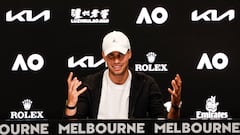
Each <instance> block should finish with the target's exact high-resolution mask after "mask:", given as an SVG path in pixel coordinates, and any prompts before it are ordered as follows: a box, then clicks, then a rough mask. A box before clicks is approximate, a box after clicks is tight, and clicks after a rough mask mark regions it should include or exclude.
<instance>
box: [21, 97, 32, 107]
mask: <svg viewBox="0 0 240 135" xmlns="http://www.w3.org/2000/svg"><path fill="white" fill-rule="evenodd" d="M22 104H23V107H24V109H25V110H30V109H31V105H32V101H31V100H30V99H25V100H23V101H22Z"/></svg>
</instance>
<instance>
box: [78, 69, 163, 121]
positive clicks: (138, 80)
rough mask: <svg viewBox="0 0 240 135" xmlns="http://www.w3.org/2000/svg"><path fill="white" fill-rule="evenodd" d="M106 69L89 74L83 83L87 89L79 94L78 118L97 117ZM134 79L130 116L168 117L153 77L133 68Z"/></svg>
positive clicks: (130, 100) (131, 91) (130, 98)
mask: <svg viewBox="0 0 240 135" xmlns="http://www.w3.org/2000/svg"><path fill="white" fill-rule="evenodd" d="M103 73H104V71H101V72H98V73H95V74H93V75H88V76H87V77H86V78H85V79H84V80H83V84H84V85H85V86H87V88H88V89H87V91H85V92H84V93H83V94H82V95H80V96H79V99H78V105H77V113H76V115H75V116H74V117H76V118H97V115H98V108H99V103H100V96H101V87H102V78H103ZM131 73H132V81H131V88H130V97H129V112H128V117H129V118H130V119H131V118H166V116H167V112H166V108H165V107H164V106H163V100H162V94H161V91H160V89H159V87H158V85H157V83H156V82H155V81H154V79H153V78H152V77H150V76H149V75H147V74H145V73H140V72H135V71H133V70H131Z"/></svg>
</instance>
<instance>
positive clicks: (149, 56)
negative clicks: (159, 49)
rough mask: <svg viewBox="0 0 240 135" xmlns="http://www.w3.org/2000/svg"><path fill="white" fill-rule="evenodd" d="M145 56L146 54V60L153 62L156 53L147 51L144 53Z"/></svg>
mask: <svg viewBox="0 0 240 135" xmlns="http://www.w3.org/2000/svg"><path fill="white" fill-rule="evenodd" d="M146 56H147V60H148V62H149V63H154V62H155V59H156V56H157V54H156V53H154V52H149V53H147V54H146Z"/></svg>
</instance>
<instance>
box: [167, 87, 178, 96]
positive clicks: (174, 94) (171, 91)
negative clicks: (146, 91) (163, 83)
mask: <svg viewBox="0 0 240 135" xmlns="http://www.w3.org/2000/svg"><path fill="white" fill-rule="evenodd" d="M168 92H169V93H170V94H171V95H173V96H174V97H176V96H177V95H176V93H174V92H173V90H172V89H170V88H168Z"/></svg>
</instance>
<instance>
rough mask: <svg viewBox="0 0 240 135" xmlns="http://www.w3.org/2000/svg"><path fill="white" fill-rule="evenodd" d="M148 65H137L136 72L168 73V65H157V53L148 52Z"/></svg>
mask: <svg viewBox="0 0 240 135" xmlns="http://www.w3.org/2000/svg"><path fill="white" fill-rule="evenodd" d="M146 57H147V61H148V63H144V64H135V71H149V72H167V71H168V68H167V64H162V63H161V64H160V63H155V61H156V58H157V54H156V53H155V52H148V53H147V54H146Z"/></svg>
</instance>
